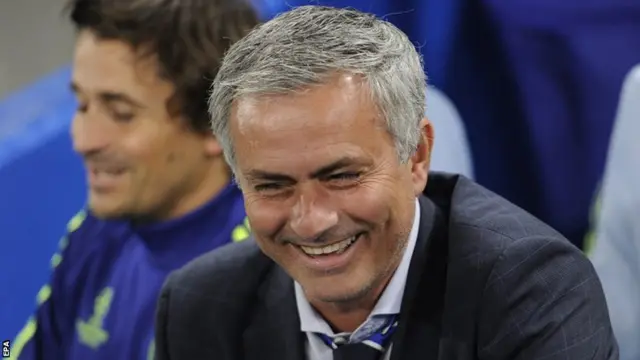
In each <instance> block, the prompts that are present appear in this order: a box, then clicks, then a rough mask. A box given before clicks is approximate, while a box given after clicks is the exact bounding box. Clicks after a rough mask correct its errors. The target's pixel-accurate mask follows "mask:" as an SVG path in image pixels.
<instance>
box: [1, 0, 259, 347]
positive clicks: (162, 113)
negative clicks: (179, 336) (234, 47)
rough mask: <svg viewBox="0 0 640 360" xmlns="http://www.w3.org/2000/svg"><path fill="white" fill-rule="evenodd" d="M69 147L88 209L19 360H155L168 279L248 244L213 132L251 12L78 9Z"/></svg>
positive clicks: (99, 4) (231, 1)
mask: <svg viewBox="0 0 640 360" xmlns="http://www.w3.org/2000/svg"><path fill="white" fill-rule="evenodd" d="M69 10H70V17H71V21H72V23H73V25H74V26H75V28H76V30H77V40H76V46H75V52H74V56H73V71H72V79H71V88H72V90H73V91H74V93H75V94H76V97H77V101H78V109H77V111H76V114H75V116H74V118H73V122H72V126H71V136H72V139H73V146H74V150H75V151H76V152H77V153H78V154H79V155H80V156H81V157H82V158H83V160H84V164H85V167H86V173H87V185H88V189H89V192H88V205H87V209H86V210H84V211H82V212H80V213H79V214H78V215H77V216H76V217H74V218H73V220H72V221H71V222H70V223H69V229H68V230H69V233H68V234H67V235H66V236H65V237H64V238H63V239H62V241H61V244H60V245H61V246H60V253H59V254H56V255H55V256H54V258H53V260H52V263H53V266H54V271H53V275H52V276H51V281H50V283H49V284H47V285H45V286H44V287H43V288H42V290H41V291H40V293H39V295H38V305H39V307H38V309H37V311H36V313H35V315H34V316H33V317H32V318H31V319H29V321H28V323H27V325H26V326H25V328H24V330H23V331H22V332H21V333H20V334H19V335H18V337H17V339H16V341H15V342H14V349H13V350H14V351H13V356H14V358H18V359H21V360H23V359H24V360H28V359H38V360H45V359H64V360H101V359H109V360H114V359H118V360H148V359H153V357H154V346H155V345H154V342H153V320H154V313H155V305H156V299H157V297H158V293H159V291H160V288H161V286H162V283H163V281H164V279H165V277H166V276H167V275H168V274H169V272H170V271H172V270H174V269H177V268H179V267H180V266H182V265H184V264H185V263H187V262H188V261H189V260H191V259H193V258H195V257H196V256H198V255H200V254H202V253H205V252H206V251H208V250H211V249H214V248H216V247H218V246H221V245H223V244H227V243H230V242H233V241H241V240H244V239H245V238H246V237H247V236H248V230H247V228H246V226H245V212H244V206H243V200H242V196H241V192H240V190H239V189H238V188H237V186H236V185H235V184H233V183H232V182H231V181H230V180H231V178H230V171H229V169H228V167H227V165H226V164H225V161H224V158H223V157H222V149H221V146H220V144H219V143H218V141H217V140H216V139H215V137H214V136H213V135H212V134H211V132H210V131H209V118H208V117H209V116H208V112H207V100H208V90H209V86H210V82H211V79H213V78H214V77H215V75H216V72H217V70H218V68H219V66H220V62H221V58H222V55H223V53H224V52H225V51H226V50H227V48H228V47H229V45H230V44H231V43H233V42H234V41H236V40H238V39H240V38H241V37H242V36H243V35H244V34H246V33H247V32H248V31H249V30H250V29H251V28H253V27H254V26H255V25H256V24H257V23H258V18H257V14H256V13H255V12H254V9H253V8H252V6H251V5H250V4H249V3H245V2H243V1H242V0H210V1H202V0H138V1H121V0H72V1H71V2H70V4H69Z"/></svg>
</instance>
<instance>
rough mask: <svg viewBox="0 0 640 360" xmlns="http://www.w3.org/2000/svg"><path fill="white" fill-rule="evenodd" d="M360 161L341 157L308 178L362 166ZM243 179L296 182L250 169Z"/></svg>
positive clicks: (272, 173) (283, 176)
mask: <svg viewBox="0 0 640 360" xmlns="http://www.w3.org/2000/svg"><path fill="white" fill-rule="evenodd" d="M364 164H365V162H363V161H362V160H360V159H356V158H354V157H351V156H343V157H341V158H340V159H338V160H336V161H334V162H332V163H330V164H327V165H324V166H322V167H321V168H319V169H317V170H314V171H313V172H312V173H311V175H310V177H311V178H312V179H317V178H323V177H326V176H329V175H331V174H332V173H334V172H336V171H338V170H340V169H343V168H346V167H349V166H354V165H364ZM245 177H246V178H247V179H250V180H264V181H274V182H296V179H294V178H293V177H292V176H290V175H287V174H281V173H275V172H270V171H266V170H261V169H251V170H249V171H247V172H246V173H245Z"/></svg>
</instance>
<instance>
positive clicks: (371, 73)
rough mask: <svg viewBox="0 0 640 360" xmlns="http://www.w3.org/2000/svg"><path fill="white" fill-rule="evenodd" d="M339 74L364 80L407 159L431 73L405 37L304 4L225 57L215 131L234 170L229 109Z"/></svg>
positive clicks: (212, 103)
mask: <svg viewBox="0 0 640 360" xmlns="http://www.w3.org/2000/svg"><path fill="white" fill-rule="evenodd" d="M336 73H344V74H352V75H357V76H361V77H362V78H363V79H364V80H365V81H366V82H365V84H367V85H368V86H369V90H370V94H371V96H372V98H373V101H374V104H376V106H377V108H378V109H377V110H378V111H379V112H380V114H381V116H382V118H383V119H384V120H385V122H386V126H387V129H388V131H389V133H390V134H391V135H392V136H393V138H394V141H395V145H396V150H397V153H398V158H399V160H400V161H401V162H403V163H404V162H407V161H408V160H409V158H410V157H411V156H412V155H413V154H414V152H415V150H416V149H417V146H418V144H419V142H420V137H421V131H420V126H419V123H420V120H421V119H422V118H423V117H424V114H425V91H426V75H425V73H424V70H423V67H422V58H421V57H420V55H419V54H418V52H417V51H416V48H415V47H414V45H413V44H412V43H411V41H409V39H408V37H407V36H406V35H405V34H404V33H403V32H402V31H400V30H399V29H398V28H396V27H395V26H394V25H392V24H391V23H389V22H387V21H384V20H380V19H377V18H376V17H375V16H373V15H370V14H366V13H362V12H359V11H357V10H352V9H336V8H331V7H325V6H301V7H297V8H295V9H293V10H290V11H288V12H285V13H283V14H280V15H278V16H277V17H275V18H273V19H272V20H270V21H268V22H266V23H264V24H262V25H260V26H258V27H256V28H255V29H253V30H252V31H251V32H250V33H249V34H248V35H247V36H245V37H244V38H243V39H242V40H240V41H238V42H236V43H235V44H234V45H233V46H231V48H230V49H229V51H228V52H227V54H226V56H225V58H224V61H223V63H222V66H221V67H220V70H219V71H218V74H217V76H216V78H215V80H214V81H213V85H212V89H211V96H210V98H209V114H210V115H211V128H212V130H213V133H214V135H216V137H217V138H218V141H219V142H220V144H221V146H222V148H223V150H224V154H225V158H226V160H227V162H228V163H229V166H230V167H231V169H232V170H233V172H234V173H235V165H236V162H235V152H234V149H233V143H232V139H231V136H230V131H229V118H230V113H231V107H232V104H233V102H234V101H235V100H237V99H240V98H242V97H247V96H263V95H286V94H291V93H295V92H297V91H301V90H305V89H307V88H309V87H310V86H313V85H318V84H322V83H323V82H325V81H327V80H328V79H329V78H330V77H331V75H335V74H336Z"/></svg>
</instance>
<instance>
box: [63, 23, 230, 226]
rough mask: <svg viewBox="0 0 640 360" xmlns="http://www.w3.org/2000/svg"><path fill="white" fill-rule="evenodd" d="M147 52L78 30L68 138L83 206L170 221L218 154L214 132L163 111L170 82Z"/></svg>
mask: <svg viewBox="0 0 640 360" xmlns="http://www.w3.org/2000/svg"><path fill="white" fill-rule="evenodd" d="M158 73H159V69H158V64H157V62H156V59H155V58H153V57H149V58H141V57H140V56H139V55H138V54H137V53H136V52H135V51H134V50H133V49H132V48H131V47H130V46H129V45H128V44H126V43H125V42H122V41H119V40H104V39H99V38H97V37H96V36H95V35H94V34H93V33H92V32H91V31H88V30H85V31H82V32H81V33H80V34H79V37H78V39H77V43H76V48H75V54H74V59H73V75H72V88H73V90H74V92H75V93H76V96H77V100H78V110H77V111H76V115H75V117H74V119H73V124H72V128H71V135H72V138H73V145H74V150H75V151H76V152H78V153H79V154H80V155H81V156H82V157H83V158H84V163H85V167H86V171H87V181H88V187H89V206H90V208H91V210H92V211H93V212H94V213H95V214H96V215H97V216H101V217H105V218H118V217H151V218H160V219H162V218H170V217H175V216H179V215H182V213H184V212H185V211H188V209H187V208H188V207H189V206H190V204H192V203H197V202H198V200H197V199H196V198H197V197H198V196H199V195H198V193H197V192H198V191H197V189H198V186H200V184H201V183H202V182H204V180H205V178H206V176H207V174H208V173H209V172H210V169H211V164H210V161H209V160H210V158H211V157H212V156H214V155H216V153H217V154H219V147H218V145H217V143H216V142H215V140H214V139H213V137H212V136H205V135H202V134H198V133H196V132H194V131H191V130H190V129H189V128H188V126H187V125H186V124H187V122H186V121H185V119H182V118H179V117H176V116H171V115H170V114H169V113H168V109H167V101H168V100H169V99H170V98H171V96H172V95H173V94H174V86H173V85H172V84H171V83H170V82H168V81H165V80H164V79H161V78H160V77H159V76H158Z"/></svg>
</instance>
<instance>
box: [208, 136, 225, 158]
mask: <svg viewBox="0 0 640 360" xmlns="http://www.w3.org/2000/svg"><path fill="white" fill-rule="evenodd" d="M204 153H205V155H206V156H208V157H216V156H220V155H222V146H221V145H220V143H219V142H218V139H216V137H215V136H213V134H211V135H209V134H207V135H205V138H204Z"/></svg>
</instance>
